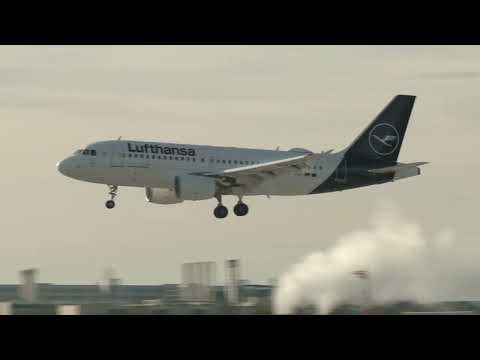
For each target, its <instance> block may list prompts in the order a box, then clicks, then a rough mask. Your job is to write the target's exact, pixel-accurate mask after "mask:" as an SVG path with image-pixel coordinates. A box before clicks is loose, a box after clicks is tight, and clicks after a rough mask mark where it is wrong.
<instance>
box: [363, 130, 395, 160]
mask: <svg viewBox="0 0 480 360" xmlns="http://www.w3.org/2000/svg"><path fill="white" fill-rule="evenodd" d="M399 141H400V136H399V135H398V131H397V129H395V127H394V126H392V125H390V124H385V123H382V124H378V125H377V126H375V127H374V128H373V129H372V130H371V131H370V135H369V136H368V142H369V144H370V147H371V148H372V150H373V151H375V153H377V154H378V155H382V156H387V155H390V154H392V153H393V152H395V150H397V147H398V144H399Z"/></svg>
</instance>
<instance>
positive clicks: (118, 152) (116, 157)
mask: <svg viewBox="0 0 480 360" xmlns="http://www.w3.org/2000/svg"><path fill="white" fill-rule="evenodd" d="M110 165H111V166H112V167H124V166H125V151H124V146H123V143H122V142H120V141H117V142H115V143H113V145H112V148H111V157H110Z"/></svg>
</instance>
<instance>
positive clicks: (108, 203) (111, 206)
mask: <svg viewBox="0 0 480 360" xmlns="http://www.w3.org/2000/svg"><path fill="white" fill-rule="evenodd" d="M105 206H106V207H107V209H113V208H114V207H115V201H113V200H108V201H107V202H106V203H105Z"/></svg>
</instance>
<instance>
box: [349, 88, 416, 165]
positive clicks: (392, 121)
mask: <svg viewBox="0 0 480 360" xmlns="http://www.w3.org/2000/svg"><path fill="white" fill-rule="evenodd" d="M414 103H415V96H411V95H397V96H395V97H394V98H393V100H392V101H390V103H389V104H388V105H387V106H386V107H385V109H383V110H382V112H381V113H380V114H378V116H377V117H376V118H375V120H373V121H372V123H371V124H370V125H369V126H368V127H367V128H366V129H365V130H364V131H363V132H362V133H361V134H360V135H359V136H358V137H357V139H355V141H354V142H353V143H352V144H351V145H350V146H349V147H348V148H347V152H346V155H345V158H346V159H348V163H349V164H350V165H353V164H367V163H396V161H397V158H398V154H399V153H400V148H401V147H402V142H403V137H404V136H405V131H406V130H407V125H408V120H409V119H410V114H411V113H412V109H413V105H414Z"/></svg>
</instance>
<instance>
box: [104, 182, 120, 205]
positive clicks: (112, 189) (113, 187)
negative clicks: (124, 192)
mask: <svg viewBox="0 0 480 360" xmlns="http://www.w3.org/2000/svg"><path fill="white" fill-rule="evenodd" d="M108 187H109V189H110V192H109V193H108V194H109V195H110V197H111V200H108V201H107V202H106V203H105V206H106V207H107V209H113V208H114V207H115V201H113V199H115V197H116V196H117V190H118V186H117V185H108Z"/></svg>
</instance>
